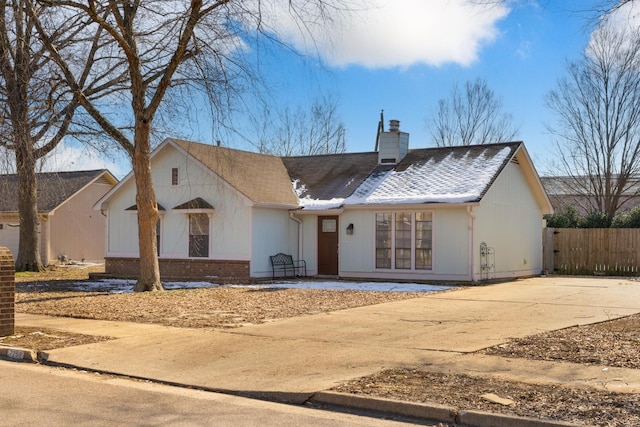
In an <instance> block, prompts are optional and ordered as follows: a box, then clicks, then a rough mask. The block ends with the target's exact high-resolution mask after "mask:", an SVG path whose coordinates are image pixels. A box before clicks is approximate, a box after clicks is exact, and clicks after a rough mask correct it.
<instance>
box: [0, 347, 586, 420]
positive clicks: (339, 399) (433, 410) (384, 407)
mask: <svg viewBox="0 0 640 427" xmlns="http://www.w3.org/2000/svg"><path fill="white" fill-rule="evenodd" d="M48 358H49V355H48V354H47V353H45V352H36V351H34V350H27V349H22V348H17V347H0V359H5V360H10V361H14V362H26V363H41V362H42V363H46V362H47V359H48ZM56 365H57V364H56ZM68 367H71V366H68ZM114 375H118V374H115V373H114ZM132 378H134V377H132ZM147 380H148V381H154V380H152V379H147ZM167 384H169V383H167ZM171 385H173V386H177V387H185V388H191V386H188V385H186V384H180V383H171ZM203 390H204V389H203ZM208 391H212V392H215V393H224V394H235V395H236V396H244V397H248V398H252V399H258V400H269V401H272V402H280V403H285V404H295V405H302V404H304V403H311V404H324V405H332V406H337V407H342V408H349V409H360V410H366V411H372V412H378V413H380V414H390V415H397V416H404V417H411V418H419V419H423V420H432V421H438V422H444V423H453V424H456V425H459V426H470V427H579V426H580V424H572V423H568V422H564V421H551V420H542V419H537V418H527V417H518V416H515V415H504V414H496V413H492V412H482V411H466V410H463V411H458V410H457V409H455V408H452V407H449V406H445V405H439V404H437V403H417V402H405V401H401V400H393V399H386V398H382V397H371V396H358V395H354V394H348V393H338V392H330V391H319V392H316V393H311V394H310V393H295V392H289V393H287V392H244V393H232V392H230V391H229V390H226V391H224V390H214V389H209V390H208Z"/></svg>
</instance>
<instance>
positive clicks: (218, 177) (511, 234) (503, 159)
mask: <svg viewBox="0 0 640 427" xmlns="http://www.w3.org/2000/svg"><path fill="white" fill-rule="evenodd" d="M408 139H409V135H408V134H407V133H405V132H400V131H399V129H398V128H397V123H396V124H395V125H394V127H393V128H392V130H390V131H389V132H383V133H382V134H381V137H380V150H379V152H370V153H347V154H334V155H320V156H306V157H286V158H280V157H275V156H268V155H263V154H257V153H250V152H245V151H239V150H234V149H229V148H224V147H219V146H211V145H204V144H199V143H194V142H187V141H182V140H177V139H167V140H165V141H164V142H163V143H162V144H160V146H158V147H157V148H156V149H155V150H154V151H153V152H152V154H151V169H152V176H153V182H154V185H155V191H156V195H157V200H158V205H159V206H158V209H159V212H160V220H159V223H158V228H157V230H158V235H159V237H158V252H159V262H160V272H161V276H162V277H164V278H167V277H199V278H208V279H218V280H228V279H235V280H243V279H247V278H249V277H252V278H261V277H269V276H271V273H272V272H271V266H270V262H269V256H270V255H274V254H276V253H278V252H284V253H287V254H291V255H293V257H294V259H304V260H306V262H307V272H308V274H309V275H328V276H340V277H345V278H363V279H364V278H368V279H387V280H399V279H402V280H414V281H436V280H455V281H477V280H482V279H486V278H506V277H509V278H511V277H521V276H530V275H536V274H539V273H540V272H541V270H542V227H543V219H542V217H543V215H544V214H547V213H551V212H552V207H551V204H550V202H549V199H548V198H547V196H546V194H545V192H544V189H543V187H542V184H541V183H540V179H539V178H538V175H537V173H536V171H535V169H534V167H533V165H532V163H531V160H530V158H529V155H528V154H527V151H526V149H525V147H524V144H523V143H521V142H513V143H504V144H490V145H481V146H466V147H446V148H426V149H416V150H408ZM94 209H99V210H102V211H103V212H105V213H106V215H107V223H108V226H107V253H106V256H105V262H106V264H105V265H106V272H107V273H110V274H115V275H120V276H136V275H137V274H138V259H137V257H138V242H137V218H136V206H135V183H134V178H133V175H132V174H129V175H127V176H126V177H125V178H124V179H123V180H122V181H121V182H120V183H119V184H118V185H117V186H116V187H114V188H113V189H112V190H111V191H110V192H109V193H108V194H106V195H105V196H104V197H103V198H102V199H101V200H100V201H99V202H98V203H96V206H95V207H94ZM483 243H484V244H483ZM481 248H482V253H481Z"/></svg>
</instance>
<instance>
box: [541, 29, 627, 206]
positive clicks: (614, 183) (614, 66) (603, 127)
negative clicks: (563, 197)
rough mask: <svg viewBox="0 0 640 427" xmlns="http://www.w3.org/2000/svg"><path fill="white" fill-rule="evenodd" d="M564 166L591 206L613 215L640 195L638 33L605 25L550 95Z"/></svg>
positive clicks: (568, 67)
mask: <svg viewBox="0 0 640 427" xmlns="http://www.w3.org/2000/svg"><path fill="white" fill-rule="evenodd" d="M547 104H548V106H549V107H550V108H551V109H552V110H553V111H554V112H555V113H556V115H557V116H556V117H557V120H556V122H555V123H554V124H552V125H550V126H549V128H550V131H551V132H552V133H553V134H555V135H557V136H558V137H559V138H560V140H559V142H558V144H557V152H558V159H559V162H560V167H561V170H562V171H563V172H564V173H565V174H566V175H567V176H568V177H570V178H572V179H570V180H569V182H571V185H572V187H573V188H572V190H573V192H574V193H575V194H578V195H582V196H583V197H582V198H583V199H584V200H587V201H588V203H589V205H590V206H589V207H588V209H589V210H591V211H598V212H603V213H605V214H607V215H609V216H610V218H613V216H614V215H615V214H616V212H618V210H619V209H620V208H621V207H622V206H623V205H624V203H625V201H626V200H628V199H629V198H631V197H637V196H638V195H640V186H639V185H640V34H638V32H630V31H629V30H627V31H620V30H615V29H612V28H610V27H609V26H602V27H600V28H598V29H597V30H596V31H595V32H594V33H593V36H592V39H591V42H590V44H589V46H588V48H587V49H586V51H585V53H584V56H583V58H582V59H581V60H579V61H576V62H573V63H570V64H568V66H567V75H566V76H565V77H564V78H562V79H560V80H559V81H558V84H557V88H556V89H555V90H553V91H552V92H550V93H549V95H548V97H547Z"/></svg>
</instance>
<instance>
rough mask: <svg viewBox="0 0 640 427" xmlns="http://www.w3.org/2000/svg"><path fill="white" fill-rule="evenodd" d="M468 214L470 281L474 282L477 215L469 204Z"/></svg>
mask: <svg viewBox="0 0 640 427" xmlns="http://www.w3.org/2000/svg"><path fill="white" fill-rule="evenodd" d="M467 215H468V216H469V233H470V238H469V281H470V282H473V281H474V280H473V279H474V277H473V273H474V272H475V271H476V270H475V266H476V263H475V260H476V259H475V257H474V253H475V252H474V251H473V248H474V247H475V242H474V235H475V219H476V216H475V215H474V214H473V207H472V206H469V205H467Z"/></svg>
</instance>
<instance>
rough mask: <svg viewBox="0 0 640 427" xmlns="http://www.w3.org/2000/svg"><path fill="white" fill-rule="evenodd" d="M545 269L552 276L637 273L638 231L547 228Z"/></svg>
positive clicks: (639, 265) (639, 268)
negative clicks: (553, 274)
mask: <svg viewBox="0 0 640 427" xmlns="http://www.w3.org/2000/svg"><path fill="white" fill-rule="evenodd" d="M543 258H544V260H543V264H544V267H543V268H544V270H546V271H548V272H549V273H552V272H553V273H555V274H602V275H620V276H636V275H638V274H640V229H638V228H546V229H545V230H544V236H543Z"/></svg>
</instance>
